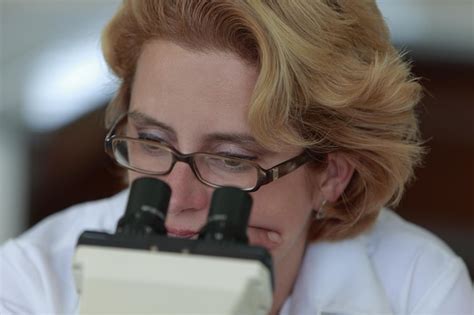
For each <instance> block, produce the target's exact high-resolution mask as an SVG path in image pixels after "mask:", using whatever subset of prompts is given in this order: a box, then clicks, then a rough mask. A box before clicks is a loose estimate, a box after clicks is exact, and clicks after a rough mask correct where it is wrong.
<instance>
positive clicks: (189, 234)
mask: <svg viewBox="0 0 474 315" xmlns="http://www.w3.org/2000/svg"><path fill="white" fill-rule="evenodd" d="M166 231H167V232H168V236H171V237H178V238H193V237H194V236H196V237H197V235H198V234H199V232H198V231H193V230H187V229H178V228H172V227H167V228H166Z"/></svg>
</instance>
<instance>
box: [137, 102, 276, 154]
mask: <svg viewBox="0 0 474 315" xmlns="http://www.w3.org/2000/svg"><path fill="white" fill-rule="evenodd" d="M129 117H130V118H132V119H133V120H134V121H135V122H136V123H137V124H139V125H142V126H156V127H158V128H160V129H163V130H164V131H166V132H168V133H169V134H170V135H171V136H172V137H173V140H176V131H175V130H174V129H173V128H172V127H171V126H169V125H167V124H165V123H163V122H160V121H158V120H156V119H154V118H152V117H150V116H148V115H146V114H144V113H141V112H138V111H131V112H129ZM212 142H227V143H234V144H238V145H242V146H246V147H249V148H250V149H253V150H255V151H256V153H261V154H264V153H268V152H267V151H266V150H265V149H264V148H263V147H262V146H261V145H260V144H259V143H258V142H257V140H255V138H254V137H252V136H251V135H248V134H244V133H220V132H216V133H211V134H208V135H206V136H205V137H204V143H212Z"/></svg>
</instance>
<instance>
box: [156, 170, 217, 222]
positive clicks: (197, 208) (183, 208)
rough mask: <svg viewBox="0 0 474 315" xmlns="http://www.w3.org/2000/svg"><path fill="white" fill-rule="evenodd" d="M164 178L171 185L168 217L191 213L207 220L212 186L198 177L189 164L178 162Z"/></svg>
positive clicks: (190, 214)
mask: <svg viewBox="0 0 474 315" xmlns="http://www.w3.org/2000/svg"><path fill="white" fill-rule="evenodd" d="M162 179H163V180H164V181H165V182H167V183H168V185H169V186H170V187H171V199H170V204H169V207H168V218H170V217H171V219H172V218H173V217H177V216H183V215H186V214H189V216H193V217H194V218H195V219H197V218H196V217H199V219H200V220H202V221H204V220H205V216H206V213H207V209H208V206H209V200H210V194H211V188H210V187H207V186H205V185H204V184H203V183H201V182H200V181H199V180H198V179H197V178H196V176H195V175H194V173H193V171H192V169H191V167H190V166H189V165H187V164H186V163H183V162H177V163H176V164H175V165H174V167H173V169H172V171H171V172H170V173H169V174H168V175H166V176H163V177H162ZM201 217H202V218H201ZM189 223H191V222H189ZM199 223H202V222H199ZM194 224H197V223H196V222H194Z"/></svg>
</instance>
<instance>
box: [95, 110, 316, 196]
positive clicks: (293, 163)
mask: <svg viewBox="0 0 474 315" xmlns="http://www.w3.org/2000/svg"><path fill="white" fill-rule="evenodd" d="M128 114H129V112H126V113H123V114H121V115H120V116H119V117H118V118H117V119H116V120H115V122H114V123H113V124H112V126H111V127H110V129H109V131H108V132H107V134H106V136H105V139H104V147H105V152H106V153H107V154H108V155H109V156H110V157H111V158H112V159H113V161H114V162H115V163H116V164H117V165H119V166H121V167H124V168H126V169H129V170H132V171H135V172H138V173H142V174H146V175H154V176H165V175H168V174H169V173H171V171H172V170H173V168H174V166H175V164H176V162H183V163H186V164H188V165H189V167H190V168H191V170H192V171H193V173H194V176H195V177H196V178H197V179H198V180H199V181H200V182H201V183H203V184H204V185H207V186H209V187H213V188H218V187H223V186H225V185H217V184H213V183H211V182H209V181H207V180H205V179H204V178H202V176H201V175H200V173H199V171H198V170H197V169H196V168H197V166H196V163H194V156H195V155H196V154H200V155H208V156H215V157H218V158H227V159H232V160H237V161H242V162H244V163H248V164H251V165H252V166H254V167H255V168H256V169H257V182H256V183H255V186H254V187H253V188H240V189H242V190H244V191H247V192H255V191H257V190H258V189H259V188H260V187H261V186H263V185H266V184H269V183H271V182H273V181H275V180H277V179H279V178H281V177H283V176H285V175H287V174H289V173H291V172H293V171H295V170H296V169H298V168H299V167H300V166H302V165H303V164H305V163H307V162H310V161H319V162H322V161H323V160H324V159H317V158H316V156H315V155H314V153H310V152H309V151H308V150H304V151H303V152H302V153H301V154H299V155H297V156H295V157H292V158H290V159H288V160H285V161H283V162H280V163H278V164H277V165H274V166H272V167H270V168H268V169H265V168H263V167H261V166H260V165H259V164H258V163H257V162H254V161H249V160H246V159H242V158H238V157H228V156H225V155H219V154H213V153H207V152H193V153H188V154H184V153H181V152H179V151H178V150H177V149H175V148H173V147H172V146H170V145H168V144H165V143H161V142H158V141H156V140H149V139H140V138H132V137H126V136H117V135H116V134H114V133H115V131H116V128H117V126H118V125H119V123H120V122H121V121H122V119H124V118H125V117H127V116H128ZM114 140H133V141H140V142H143V143H150V144H153V145H157V144H158V145H159V146H162V147H164V148H166V149H167V150H168V151H169V152H170V153H171V155H172V162H171V165H170V167H169V169H168V171H166V172H164V173H159V174H158V173H156V172H146V171H144V170H141V169H140V170H138V169H136V168H134V167H131V166H125V165H123V164H121V163H120V162H119V161H117V159H116V157H115V154H114V146H113V141H114ZM324 156H325V155H322V157H324Z"/></svg>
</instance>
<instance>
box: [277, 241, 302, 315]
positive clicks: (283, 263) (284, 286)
mask: <svg viewBox="0 0 474 315" xmlns="http://www.w3.org/2000/svg"><path fill="white" fill-rule="evenodd" d="M298 244H301V245H298V246H295V247H294V248H292V249H291V251H290V252H289V253H288V255H287V256H286V257H284V258H283V259H282V258H280V259H279V260H276V261H275V292H274V293H273V305H272V309H271V311H270V313H269V315H277V314H278V313H279V311H280V309H281V307H282V306H283V303H284V302H285V301H286V299H287V298H288V297H289V296H290V295H291V292H292V291H293V286H294V284H295V281H296V278H297V276H298V272H299V269H300V266H301V262H302V260H303V255H304V251H305V248H306V244H305V243H304V242H298Z"/></svg>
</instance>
